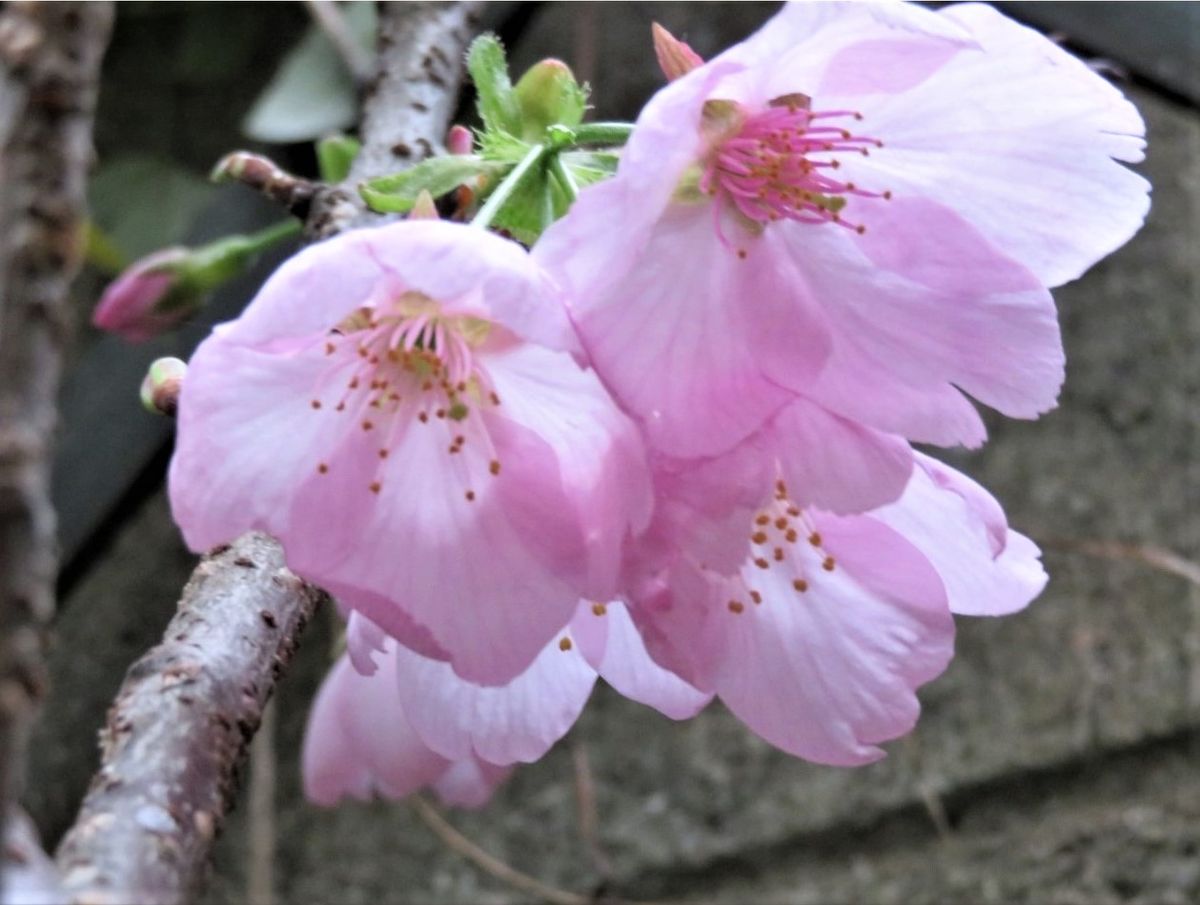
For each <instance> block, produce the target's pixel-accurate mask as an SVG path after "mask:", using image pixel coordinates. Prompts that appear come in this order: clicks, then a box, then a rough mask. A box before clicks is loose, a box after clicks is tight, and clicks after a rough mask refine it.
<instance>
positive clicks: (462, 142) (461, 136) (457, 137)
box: [446, 125, 475, 155]
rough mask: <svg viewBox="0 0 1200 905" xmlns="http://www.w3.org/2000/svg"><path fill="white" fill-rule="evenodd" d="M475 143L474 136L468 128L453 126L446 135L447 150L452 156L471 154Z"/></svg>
mask: <svg viewBox="0 0 1200 905" xmlns="http://www.w3.org/2000/svg"><path fill="white" fill-rule="evenodd" d="M474 143H475V139H474V136H472V135H471V130H470V129H468V128H467V127H466V126H459V125H454V126H451V127H450V131H449V132H447V133H446V150H447V151H449V152H450V153H451V154H459V155H463V154H470V153H471V150H472V148H473V146H474Z"/></svg>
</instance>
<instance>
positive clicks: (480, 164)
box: [358, 154, 509, 214]
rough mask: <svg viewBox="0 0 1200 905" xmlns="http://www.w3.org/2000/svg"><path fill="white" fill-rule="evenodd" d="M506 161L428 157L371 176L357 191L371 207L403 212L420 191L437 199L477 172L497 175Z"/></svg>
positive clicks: (384, 211) (449, 156) (470, 157)
mask: <svg viewBox="0 0 1200 905" xmlns="http://www.w3.org/2000/svg"><path fill="white" fill-rule="evenodd" d="M508 168H509V164H507V163H500V162H496V161H490V160H484V159H483V158H481V157H476V156H475V155H474V154H471V155H465V154H464V155H448V156H446V157H431V158H429V159H428V160H425V161H422V162H421V163H419V164H417V165H416V166H415V167H413V168H412V169H410V170H404V171H403V172H400V173H394V174H392V175H391V176H380V177H378V178H377V179H370V180H368V181H366V182H364V183H363V184H362V185H360V186H359V189H358V190H359V193H360V194H361V195H362V196H363V200H364V201H366V202H367V205H368V206H369V207H370V208H371V210H374V211H378V212H380V213H388V214H403V213H405V212H407V211H408V210H410V209H411V208H412V206H413V204H414V203H415V202H416V200H417V196H418V195H419V194H421V192H422V191H426V192H429V194H431V195H432V196H433V197H435V198H437V197H438V196H440V195H444V194H446V193H447V192H450V191H453V190H454V189H456V188H458V186H460V185H462V184H463V183H464V182H468V181H470V180H472V179H474V178H475V177H477V176H480V175H487V176H500V175H501V174H502V173H504V172H505V170H506V169H508Z"/></svg>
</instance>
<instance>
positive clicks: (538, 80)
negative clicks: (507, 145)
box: [514, 59, 587, 141]
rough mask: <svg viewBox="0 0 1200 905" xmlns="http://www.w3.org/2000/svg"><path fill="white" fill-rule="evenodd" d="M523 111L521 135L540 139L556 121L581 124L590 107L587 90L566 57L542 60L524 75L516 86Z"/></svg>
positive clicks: (565, 124)
mask: <svg viewBox="0 0 1200 905" xmlns="http://www.w3.org/2000/svg"><path fill="white" fill-rule="evenodd" d="M514 92H515V94H516V96H517V106H518V107H519V108H520V111H521V135H520V136H519V137H521V138H524V139H525V140H526V141H538V140H540V139H541V138H542V136H543V135H545V133H546V130H547V129H548V128H549V127H551V126H555V125H561V126H568V127H569V126H577V125H579V124H580V123H581V122H582V121H583V113H584V110H586V109H587V93H586V92H585V91H584V90H583V88H581V87H580V86H579V83H578V82H577V81H575V75H574V73H572V72H571V68H570V67H569V66H568V65H567V64H566V63H564V62H563V61H562V60H555V59H548V60H542V61H541V62H540V63H537V64H535V65H533V66H531V67H530V68H529V70H528V71H527V72H526V73H525V74H524V75H523V76H521V79H520V81H518V82H517V86H516V88H515V89H514Z"/></svg>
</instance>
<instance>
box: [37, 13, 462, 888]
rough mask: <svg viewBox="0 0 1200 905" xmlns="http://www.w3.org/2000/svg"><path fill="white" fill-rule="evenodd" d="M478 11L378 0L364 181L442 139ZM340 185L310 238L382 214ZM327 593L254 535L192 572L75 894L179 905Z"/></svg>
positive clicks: (77, 869)
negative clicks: (408, 149) (376, 67)
mask: <svg viewBox="0 0 1200 905" xmlns="http://www.w3.org/2000/svg"><path fill="white" fill-rule="evenodd" d="M473 13H474V4H467V3H463V4H426V3H413V4H400V3H396V4H388V5H386V6H385V7H384V11H383V14H382V16H381V20H380V28H381V49H382V50H381V55H380V74H379V75H378V77H377V79H376V82H375V84H374V85H373V87H372V88H371V89H369V90H368V94H367V98H366V100H365V102H364V122H363V130H362V131H363V135H364V138H365V143H364V150H363V153H362V155H361V156H360V159H359V161H357V162H356V166H357V169H356V172H357V173H358V174H360V176H363V175H373V174H383V173H386V172H394V171H396V170H399V169H403V168H404V166H406V165H409V164H410V163H412V162H414V161H415V159H416V157H415V156H414V155H410V156H408V157H406V156H403V155H399V156H397V154H396V153H395V150H394V145H395V144H396V143H397V142H399V141H405V142H408V143H410V145H411V146H413V147H418V148H421V149H425V148H428V149H429V150H430V151H432V149H433V148H434V147H435V146H436V144H437V143H438V142H439V141H440V139H441V137H442V136H443V135H444V134H445V132H446V128H447V125H448V122H449V118H450V116H451V114H452V112H453V110H454V105H455V102H456V94H457V87H458V84H459V79H460V69H461V61H462V58H463V53H464V51H465V49H466V43H467V41H468V40H469V38H470V31H469V27H468V24H467V23H468V19H469V17H470V16H471V15H473ZM422 156H424V155H423V154H422ZM376 167H377V168H376ZM339 191H340V197H339V196H338V194H337V193H335V192H334V191H332V190H330V189H324V190H322V191H321V192H318V194H317V195H316V196H315V197H314V198H313V204H312V213H311V215H310V218H309V233H310V236H312V237H322V238H323V237H325V236H328V235H331V234H332V233H334V232H338V231H340V230H343V229H348V228H351V227H353V226H359V225H366V224H368V223H370V222H372V220H374V221H375V222H378V220H379V219H380V218H378V217H375V216H374V215H369V214H367V213H366V211H365V208H364V207H363V206H362V204H361V202H357V198H358V195H357V192H356V191H355V192H354V193H353V195H351V194H350V192H349V191H348V190H347V189H346V188H342V189H340V190H339ZM322 596H323V594H322V592H320V591H319V590H317V589H316V588H313V587H311V586H310V585H307V584H305V583H303V582H301V581H300V580H299V579H297V578H295V577H294V576H293V575H292V574H291V573H290V572H288V571H287V570H286V569H285V568H284V558H283V552H282V550H281V548H280V546H279V544H278V543H277V542H276V541H274V540H272V539H271V538H268V537H265V536H263V535H247V536H245V537H243V538H241V539H240V540H238V541H237V542H236V543H235V544H234V545H233V546H232V547H231V548H229V549H226V550H224V551H222V552H220V553H217V554H214V555H211V556H210V557H208V558H206V559H205V560H204V561H203V562H202V563H201V564H200V566H199V567H198V568H197V570H196V572H195V573H194V574H193V576H192V579H191V581H190V582H189V583H188V586H187V587H186V588H185V589H184V594H183V599H182V600H181V601H180V604H179V612H178V614H177V615H176V616H175V618H174V620H172V622H171V624H170V625H169V626H168V628H167V632H166V635H165V638H164V640H163V642H162V643H161V644H159V645H158V646H157V647H155V648H153V649H152V650H151V651H150V652H149V653H147V654H146V655H145V656H144V657H142V659H141V660H139V661H138V662H137V663H135V664H134V665H133V666H132V667H131V668H130V670H129V673H128V675H127V677H126V680H125V683H124V685H123V686H122V689H121V691H120V693H119V695H118V697H117V700H116V702H115V703H114V704H113V707H112V709H111V711H110V713H109V717H108V724H107V727H106V729H105V730H104V732H103V734H102V742H103V751H102V762H101V767H100V771H99V773H98V774H97V775H96V778H95V779H94V780H93V782H92V787H91V790H90V791H89V792H88V795H87V797H86V798H85V800H84V802H83V805H82V808H81V810H80V815H79V817H78V819H77V821H76V823H75V825H74V826H73V827H72V829H71V830H70V831H69V832H68V834H67V836H66V837H65V839H64V840H63V842H62V845H61V847H60V848H59V851H58V864H59V867H60V870H62V872H63V884H64V887H65V888H66V890H67V892H68V893H69V894H70V896H71V900H72V901H74V902H88V903H96V902H131V903H136V902H154V903H175V902H182V901H185V900H187V899H188V898H189V897H190V896H191V895H192V894H193V893H194V892H195V891H196V890H197V888H198V887H199V885H200V882H201V880H202V879H203V877H204V874H205V872H206V868H207V864H208V859H209V854H210V850H211V846H212V840H213V837H214V835H215V834H216V832H217V831H218V830H219V829H220V826H221V823H222V821H223V819H224V816H225V813H226V811H227V810H228V808H229V806H230V804H231V801H232V795H233V791H234V789H235V786H236V780H237V775H238V773H239V772H240V770H241V767H242V765H243V763H244V762H245V759H246V753H247V748H248V744H249V740H250V739H251V737H252V736H253V734H254V732H255V730H256V729H257V728H258V725H259V722H260V720H261V719H262V714H263V708H264V706H265V705H266V702H267V699H268V698H269V697H270V695H271V693H272V691H273V690H274V686H275V682H276V681H277V679H278V678H279V675H280V673H281V672H282V670H283V669H284V667H286V665H287V662H288V660H289V659H290V657H291V654H292V651H293V649H294V648H295V646H296V644H297V639H298V637H299V634H300V631H301V629H302V628H303V626H304V623H305V622H306V621H307V619H308V617H309V616H310V614H311V613H312V610H313V607H314V606H315V605H316V603H317V601H318V600H319V599H320V598H321V597H322Z"/></svg>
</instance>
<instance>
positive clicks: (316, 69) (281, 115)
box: [242, 3, 378, 144]
mask: <svg viewBox="0 0 1200 905" xmlns="http://www.w3.org/2000/svg"><path fill="white" fill-rule="evenodd" d="M338 9H339V11H340V12H341V13H342V14H343V15H344V16H345V19H346V24H347V25H348V26H349V28H350V32H351V33H352V34H353V35H354V37H355V40H357V41H358V42H359V43H360V44H362V45H363V47H364V48H365V49H367V50H370V51H372V52H374V46H375V37H374V36H375V31H376V28H377V24H378V23H377V21H376V15H375V4H373V3H347V4H342V5H341V6H339V7H338ZM357 120H358V91H357V89H356V88H355V85H354V79H353V77H352V76H351V75H350V73H349V72H347V71H346V67H345V65H344V64H343V63H342V58H341V57H340V56H339V55H338V53H337V51H336V50H334V48H333V44H332V43H330V41H329V38H328V37H326V36H325V32H324V31H322V30H321V29H319V28H317V27H316V26H315V25H314V26H312V27H311V28H309V30H308V31H307V32H306V33H305V35H304V37H303V38H302V39H301V41H300V43H299V44H297V45H296V47H295V48H294V49H293V50H292V51H291V52H290V53H289V54H288V55H287V56H286V57H285V58H284V61H283V63H282V65H280V67H279V70H278V71H277V72H276V73H275V76H274V77H273V78H272V79H271V81H270V83H269V84H268V85H267V87H266V89H265V90H264V91H263V93H262V94H261V95H259V98H258V100H257V101H255V102H254V106H253V107H252V108H251V109H250V112H249V114H247V116H246V119H245V121H244V122H243V123H242V131H243V132H245V133H246V135H247V136H249V137H250V138H253V139H255V140H257V141H268V142H275V143H279V144H286V143H289V142H296V141H313V140H315V139H317V138H319V137H320V136H322V135H325V134H326V133H328V132H338V131H340V130H342V129H348V128H349V127H350V126H353V125H354V124H355V123H356V122H357Z"/></svg>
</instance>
